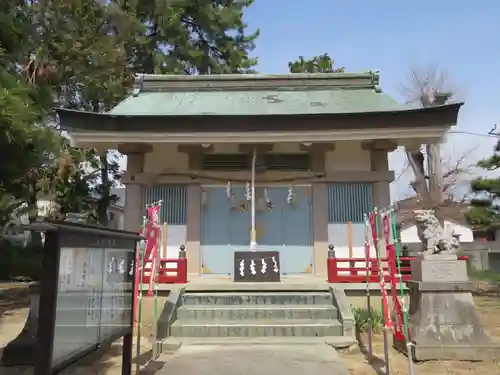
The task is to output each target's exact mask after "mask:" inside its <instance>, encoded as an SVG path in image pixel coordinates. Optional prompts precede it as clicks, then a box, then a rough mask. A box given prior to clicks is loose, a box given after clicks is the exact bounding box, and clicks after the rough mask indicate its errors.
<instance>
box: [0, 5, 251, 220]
mask: <svg viewBox="0 0 500 375" xmlns="http://www.w3.org/2000/svg"><path fill="white" fill-rule="evenodd" d="M252 2H253V1H252V0H248V1H246V2H244V3H243V4H242V2H241V1H226V2H223V4H221V2H220V1H218V0H212V1H205V2H199V1H191V2H167V1H164V0H133V1H125V0H111V1H105V2H103V1H101V0H85V1H84V0H75V1H67V0H51V1H49V2H47V1H41V0H35V1H31V2H25V1H10V2H9V1H1V2H0V24H1V25H2V32H1V33H0V71H1V72H4V73H2V74H3V76H2V81H0V131H1V132H2V133H0V138H1V139H0V158H2V160H15V161H16V163H4V164H2V166H1V167H0V189H3V190H0V194H2V193H3V196H4V197H9V199H11V203H12V204H11V203H9V204H7V203H5V204H3V207H4V208H5V210H8V209H10V208H12V207H15V206H17V205H18V204H22V203H27V209H28V211H29V212H30V213H31V218H33V215H34V214H35V213H36V210H34V209H33V208H35V207H36V201H37V199H38V197H39V196H40V195H41V194H43V195H44V197H45V198H48V199H53V200H55V201H56V203H57V204H58V206H59V208H60V209H59V211H60V212H58V214H59V216H61V215H64V214H66V213H68V212H79V213H85V214H86V215H87V216H88V217H89V219H90V220H91V221H99V222H101V223H104V222H105V221H106V218H107V208H108V207H109V205H110V204H113V203H114V202H115V201H116V197H114V196H112V195H111V194H110V189H111V187H113V185H114V184H115V183H116V179H117V178H118V177H119V174H120V171H119V168H118V160H117V159H116V158H115V157H112V156H111V155H98V154H97V153H96V152H95V150H82V149H76V148H73V147H71V146H70V145H69V144H68V142H67V141H66V140H65V139H64V138H62V137H60V135H59V124H58V121H57V117H56V116H55V115H54V113H53V112H52V107H53V106H54V105H60V106H63V107H65V108H71V109H77V110H86V111H94V112H101V111H105V110H109V109H110V108H112V107H113V106H115V105H116V104H117V103H118V102H119V101H121V100H122V99H123V98H124V97H125V96H126V95H127V91H128V89H129V88H130V85H131V83H132V81H133V74H134V73H179V74H202V73H207V74H221V73H247V72H251V71H252V68H253V67H254V66H255V65H256V63H257V61H256V59H255V58H251V57H250V56H249V53H250V52H251V51H252V50H253V49H254V43H255V40H256V38H257V36H258V34H259V32H258V30H257V31H255V32H254V33H247V31H246V29H247V25H245V23H244V22H243V12H244V10H245V9H246V7H248V6H249V5H251V3H252ZM4 135H5V136H4ZM59 150H62V152H61V153H59V152H58V151H59ZM9 207H10V208H9ZM10 216H11V215H10V213H8V212H6V211H5V212H4V211H2V208H1V207H0V220H1V218H9V217H10ZM5 220H7V219H5ZM0 224H1V223H0Z"/></svg>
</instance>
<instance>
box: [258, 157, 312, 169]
mask: <svg viewBox="0 0 500 375" xmlns="http://www.w3.org/2000/svg"><path fill="white" fill-rule="evenodd" d="M264 164H265V166H266V168H267V169H268V170H272V171H310V170H311V169H312V168H311V158H310V156H309V155H308V154H266V155H265V156H264Z"/></svg>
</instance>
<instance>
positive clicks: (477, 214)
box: [465, 141, 500, 230]
mask: <svg viewBox="0 0 500 375" xmlns="http://www.w3.org/2000/svg"><path fill="white" fill-rule="evenodd" d="M477 165H478V167H480V168H483V169H485V170H486V171H495V170H497V169H498V168H500V141H499V142H498V143H497V144H496V146H495V148H494V151H493V155H492V156H490V157H489V158H486V159H483V160H481V161H479V163H478V164H477ZM471 190H472V193H473V194H474V197H473V199H472V200H471V202H470V206H471V207H470V209H469V211H468V212H467V213H466V215H465V217H466V219H467V221H468V222H469V224H471V225H472V226H473V227H474V228H475V229H479V230H490V229H495V228H498V227H499V226H500V207H499V200H498V199H499V198H500V178H498V177H496V178H495V177H492V178H486V177H479V178H476V179H474V180H473V181H472V182H471Z"/></svg>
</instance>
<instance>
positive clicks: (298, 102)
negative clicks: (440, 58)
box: [111, 89, 401, 116]
mask: <svg viewBox="0 0 500 375" xmlns="http://www.w3.org/2000/svg"><path fill="white" fill-rule="evenodd" d="M397 109H401V106H400V105H398V103H396V102H395V101H394V100H392V99H391V98H390V97H388V96H387V95H384V94H378V93H376V92H374V91H373V90H369V89H365V90H339V89H336V90H332V91H328V90H317V91H275V90H273V91H271V90H269V91H263V90H262V91H260V90H259V91H230V92H224V91H216V92H146V93H141V94H139V95H138V96H137V97H133V96H132V97H129V98H128V99H126V100H125V101H123V102H122V103H120V104H119V105H118V106H117V107H115V108H114V109H113V110H112V111H111V114H113V115H128V116H139V115H156V116H158V115H160V116H161V115H173V116H175V115H181V116H182V115H286V114H289V115H293V114H326V113H353V112H378V111H390V110H397Z"/></svg>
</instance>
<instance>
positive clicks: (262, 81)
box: [132, 70, 382, 96]
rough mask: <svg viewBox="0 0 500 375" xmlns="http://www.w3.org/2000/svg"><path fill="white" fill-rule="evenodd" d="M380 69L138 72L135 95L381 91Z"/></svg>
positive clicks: (133, 91) (133, 92)
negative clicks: (199, 73)
mask: <svg viewBox="0 0 500 375" xmlns="http://www.w3.org/2000/svg"><path fill="white" fill-rule="evenodd" d="M379 84H380V73H379V71H378V70H374V71H368V72H361V73H288V74H218V75H196V76H195V75H176V74H137V75H136V76H135V83H134V87H133V90H132V94H133V95H134V96H137V95H139V93H141V92H148V91H149V92H151V91H153V92H154V91H163V92H165V91H190V90H192V91H200V90H204V91H217V90H228V91H229V90H246V91H248V90H263V89H267V90H276V89H278V88H290V89H293V88H296V89H299V90H303V91H307V90H311V89H313V90H314V89H316V90H317V89H319V88H322V89H327V88H331V89H334V88H343V89H350V88H365V89H372V90H374V91H375V92H381V91H382V90H381V88H380V86H379Z"/></svg>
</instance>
